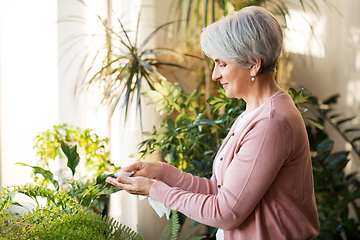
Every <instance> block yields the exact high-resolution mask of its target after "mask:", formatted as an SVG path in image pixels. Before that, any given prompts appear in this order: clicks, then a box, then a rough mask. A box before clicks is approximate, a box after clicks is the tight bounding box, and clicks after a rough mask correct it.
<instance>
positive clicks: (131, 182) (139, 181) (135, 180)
mask: <svg viewBox="0 0 360 240" xmlns="http://www.w3.org/2000/svg"><path fill="white" fill-rule="evenodd" d="M106 182H107V183H110V184H112V185H114V186H117V187H118V188H120V189H123V190H125V191H126V192H128V193H131V194H137V195H145V196H149V190H150V187H151V185H152V184H153V183H154V182H153V180H151V179H148V178H144V177H119V178H117V179H115V178H112V177H108V178H107V179H106Z"/></svg>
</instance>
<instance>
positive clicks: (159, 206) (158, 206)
mask: <svg viewBox="0 0 360 240" xmlns="http://www.w3.org/2000/svg"><path fill="white" fill-rule="evenodd" d="M153 181H155V182H161V181H157V180H154V179H153ZM161 183H162V184H165V183H163V182H161ZM165 185H166V184H165ZM144 199H149V203H150V205H151V207H152V208H153V209H154V210H155V212H156V213H157V215H158V216H159V218H161V217H162V216H164V214H165V216H166V218H167V219H168V220H169V218H170V213H171V209H170V208H167V207H165V205H164V204H163V203H161V202H159V201H157V200H155V199H152V198H149V197H146V196H142V195H139V200H140V201H141V200H144Z"/></svg>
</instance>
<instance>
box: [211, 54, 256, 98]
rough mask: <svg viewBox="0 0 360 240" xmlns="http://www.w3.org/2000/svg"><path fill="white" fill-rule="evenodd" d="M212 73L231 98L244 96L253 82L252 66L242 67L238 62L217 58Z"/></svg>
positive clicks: (213, 77)
mask: <svg viewBox="0 0 360 240" xmlns="http://www.w3.org/2000/svg"><path fill="white" fill-rule="evenodd" d="M214 62H215V66H214V70H213V74H212V79H213V80H214V81H220V83H221V85H222V86H223V88H224V89H225V91H226V96H228V97H229V98H244V97H245V96H246V95H247V93H248V90H249V87H250V85H251V84H252V83H253V82H252V81H251V76H250V68H243V67H240V66H239V65H238V64H236V63H233V62H229V61H225V60H222V59H215V60H214Z"/></svg>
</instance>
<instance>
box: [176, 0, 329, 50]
mask: <svg viewBox="0 0 360 240" xmlns="http://www.w3.org/2000/svg"><path fill="white" fill-rule="evenodd" d="M323 2H324V3H325V4H327V5H331V3H329V1H328V0H324V1H323ZM254 5H255V6H261V7H265V8H266V9H268V10H269V11H271V12H272V13H273V14H274V15H275V16H278V17H279V18H280V19H279V20H281V22H282V23H283V27H285V28H286V27H287V25H286V17H287V16H289V15H290V9H299V8H300V10H303V11H311V12H312V13H315V14H316V15H320V8H319V6H318V4H317V3H316V1H314V0H299V1H298V2H296V1H295V2H291V1H286V0H176V1H175V2H174V4H173V12H172V17H171V18H172V19H178V20H179V21H178V22H177V24H176V26H175V27H174V28H173V30H174V32H175V33H176V35H175V36H176V38H177V39H178V40H179V41H180V42H185V43H187V44H190V46H191V45H192V43H193V42H194V41H195V42H197V41H198V36H199V35H200V33H201V30H202V29H203V28H204V27H206V26H207V25H208V24H210V23H213V22H215V21H217V20H219V19H220V18H222V17H223V16H226V15H227V14H229V13H230V12H232V11H234V10H240V9H241V8H244V7H248V6H254ZM189 35H193V38H189ZM185 36H186V38H185ZM186 40H187V41H186Z"/></svg>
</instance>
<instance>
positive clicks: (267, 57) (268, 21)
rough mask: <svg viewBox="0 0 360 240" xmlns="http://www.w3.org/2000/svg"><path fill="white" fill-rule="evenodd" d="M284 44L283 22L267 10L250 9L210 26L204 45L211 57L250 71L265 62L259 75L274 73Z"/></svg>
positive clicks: (202, 41) (203, 36)
mask: <svg viewBox="0 0 360 240" xmlns="http://www.w3.org/2000/svg"><path fill="white" fill-rule="evenodd" d="M282 43H283V32H282V28H281V26H280V24H279V22H278V21H277V20H276V18H275V17H274V16H273V15H272V14H271V13H270V12H269V11H267V10H266V9H264V8H261V7H256V6H251V7H246V8H243V9H241V10H240V11H237V12H234V13H232V14H230V15H228V16H226V17H224V18H222V19H221V20H219V21H217V22H215V23H212V24H210V25H209V26H207V27H206V28H205V29H204V30H203V32H202V33H201V39H200V45H201V49H202V51H203V53H204V54H205V55H207V56H208V57H210V58H215V57H216V58H220V59H223V60H227V61H231V62H234V63H237V64H239V65H240V66H242V67H244V68H246V67H251V66H253V65H255V64H256V59H258V58H260V59H261V68H260V70H259V73H265V72H274V71H275V68H276V65H277V62H278V60H279V57H280V54H281V51H282Z"/></svg>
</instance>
